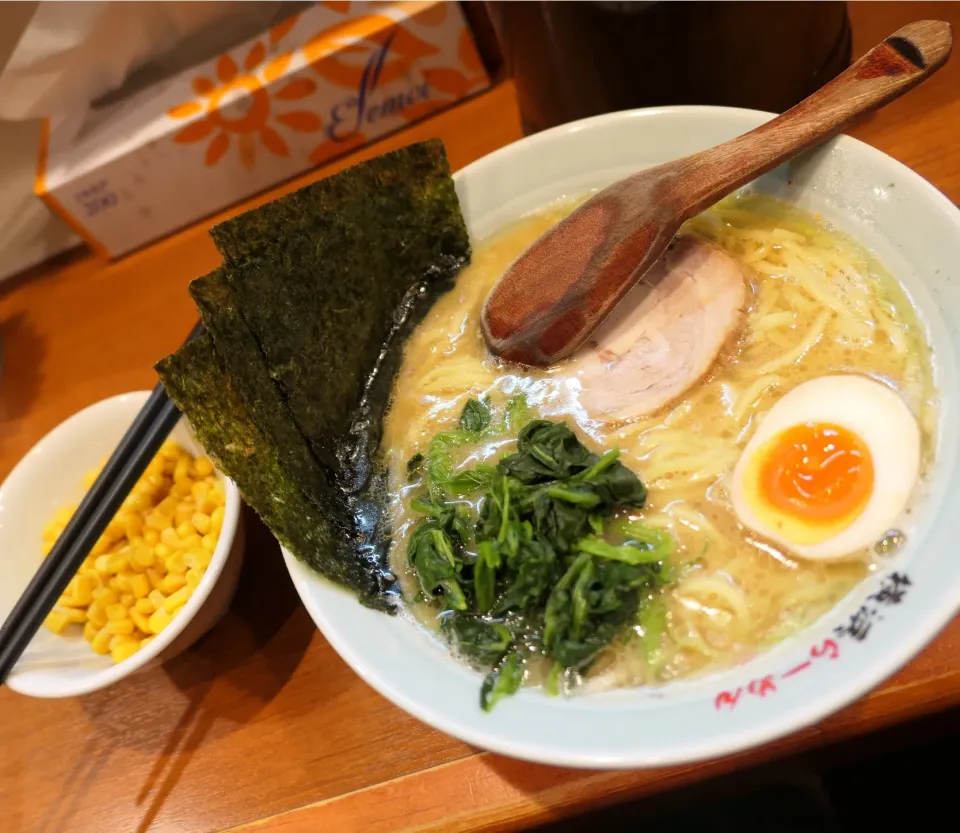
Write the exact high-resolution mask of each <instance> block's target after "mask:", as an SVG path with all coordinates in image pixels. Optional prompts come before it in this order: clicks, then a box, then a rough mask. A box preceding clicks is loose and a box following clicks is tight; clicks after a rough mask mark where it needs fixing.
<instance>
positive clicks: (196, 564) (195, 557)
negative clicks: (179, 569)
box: [183, 547, 210, 570]
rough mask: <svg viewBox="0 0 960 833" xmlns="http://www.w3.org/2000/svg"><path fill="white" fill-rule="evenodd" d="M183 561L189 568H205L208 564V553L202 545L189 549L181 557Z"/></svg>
mask: <svg viewBox="0 0 960 833" xmlns="http://www.w3.org/2000/svg"><path fill="white" fill-rule="evenodd" d="M183 563H184V564H186V565H187V568H188V569H191V570H206V569H207V567H209V566H210V553H209V552H208V551H207V550H205V549H203V547H201V548H200V549H198V550H191V551H190V552H188V553H187V554H186V555H185V556H184V557H183Z"/></svg>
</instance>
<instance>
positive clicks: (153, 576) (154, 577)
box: [146, 567, 163, 590]
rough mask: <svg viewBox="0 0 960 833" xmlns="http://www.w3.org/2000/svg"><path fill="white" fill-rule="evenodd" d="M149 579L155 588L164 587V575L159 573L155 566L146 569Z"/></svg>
mask: <svg viewBox="0 0 960 833" xmlns="http://www.w3.org/2000/svg"><path fill="white" fill-rule="evenodd" d="M146 575H147V580H148V581H149V582H150V586H151V587H152V588H153V589H154V590H161V589H162V582H163V577H162V576H161V575H160V573H158V572H157V571H156V570H155V569H154V568H153V567H148V568H147V570H146Z"/></svg>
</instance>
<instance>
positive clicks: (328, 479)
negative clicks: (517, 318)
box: [157, 141, 470, 612]
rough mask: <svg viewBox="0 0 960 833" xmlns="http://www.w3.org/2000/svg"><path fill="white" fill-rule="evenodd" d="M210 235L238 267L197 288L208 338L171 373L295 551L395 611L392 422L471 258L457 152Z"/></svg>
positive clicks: (214, 451)
mask: <svg viewBox="0 0 960 833" xmlns="http://www.w3.org/2000/svg"><path fill="white" fill-rule="evenodd" d="M211 234H212V235H213V237H214V239H215V241H216V242H217V245H218V247H219V248H220V250H221V252H222V253H223V254H224V256H225V258H226V261H227V262H226V264H225V265H224V267H221V268H220V269H217V270H215V271H214V272H212V273H211V274H209V275H207V276H204V277H203V278H199V279H197V280H196V281H194V283H193V284H192V285H191V294H192V295H193V297H194V300H195V301H196V303H197V305H198V307H199V308H200V311H201V315H202V318H203V320H204V324H205V325H206V326H207V327H208V328H209V332H207V333H204V334H203V335H202V336H201V337H200V338H198V339H195V340H194V342H192V343H190V344H188V345H185V346H184V347H182V348H181V349H180V350H179V351H178V352H177V353H176V354H174V355H173V356H170V357H168V358H167V359H165V360H163V361H162V362H160V363H159V364H158V365H157V371H158V373H159V374H160V376H161V379H162V380H163V382H164V385H165V386H166V387H167V390H168V392H169V393H170V395H171V397H172V398H173V399H174V401H175V402H176V403H177V405H178V407H179V408H180V410H181V411H182V412H183V413H184V415H185V416H186V417H187V418H188V419H189V420H190V422H191V423H192V425H193V426H194V429H195V430H196V431H197V434H198V438H199V439H200V442H201V443H202V444H203V445H204V446H205V447H206V448H207V450H208V452H209V453H210V454H211V456H212V457H214V459H216V460H217V462H218V464H219V466H220V468H221V470H222V471H223V472H224V473H225V474H227V475H228V476H229V477H231V478H232V479H233V480H234V481H235V482H236V483H237V485H238V487H239V488H240V490H241V492H242V493H243V495H244V497H245V499H246V500H247V502H248V503H249V504H250V505H251V506H252V507H253V508H254V509H255V510H256V511H257V512H258V513H259V514H260V516H261V517H262V518H263V520H264V521H265V522H266V524H267V525H268V526H269V527H270V528H271V530H272V531H273V532H274V534H275V535H276V536H277V538H278V539H279V540H280V541H281V543H282V544H284V546H286V547H287V548H288V549H289V550H290V551H291V552H292V553H293V554H294V555H296V556H297V557H298V558H300V559H301V560H303V561H305V562H306V563H307V564H309V565H310V566H311V567H312V568H313V569H315V570H316V571H317V572H319V573H321V574H322V575H325V576H326V577H328V578H330V579H331V580H333V581H334V582H336V583H339V584H341V585H343V586H345V587H347V588H349V589H351V590H353V591H354V592H355V593H356V594H357V595H358V597H359V598H360V600H361V602H363V603H364V604H366V605H368V606H371V607H376V608H379V609H382V610H386V611H388V612H393V611H394V609H395V608H394V605H395V601H396V595H395V589H396V588H395V582H394V577H393V576H392V575H391V574H390V572H389V570H388V568H387V566H386V564H387V561H386V553H387V549H388V547H389V529H388V528H387V526H386V522H385V520H384V511H383V510H384V508H385V507H384V500H385V490H384V485H385V479H386V473H385V471H384V470H383V469H382V467H381V466H379V465H378V463H377V459H378V456H377V449H378V445H379V441H380V436H381V432H382V419H383V415H384V412H385V410H386V407H387V405H388V404H389V396H390V391H391V388H392V384H393V379H394V377H395V375H396V372H397V369H398V368H399V365H400V362H401V360H402V350H403V342H404V340H405V339H406V337H407V336H408V335H409V333H410V332H411V331H412V329H413V327H414V326H415V325H416V324H417V323H418V322H419V321H420V320H421V319H422V317H423V316H424V315H425V314H426V312H427V311H428V310H429V308H430V306H432V304H433V302H434V301H435V300H436V298H437V297H439V296H440V295H441V294H442V293H443V292H445V291H447V290H448V289H449V288H450V286H451V285H452V283H451V281H452V278H453V277H454V276H455V275H456V273H457V271H458V270H459V268H460V267H461V266H462V265H464V264H465V263H466V262H468V261H469V256H470V248H469V238H468V235H467V231H466V227H465V224H464V222H463V218H462V216H461V214H460V210H459V203H458V201H457V197H456V193H455V191H454V188H453V181H452V179H451V178H450V172H449V165H448V163H447V160H446V156H445V154H444V150H443V145H442V143H440V142H439V141H430V142H423V143H419V144H416V145H411V146H409V147H407V148H403V149H401V150H399V151H396V152H394V153H391V154H387V155H385V156H382V157H378V158H377V159H374V160H371V161H370V162H365V163H362V164H361V165H358V166H355V167H354V168H351V169H348V170H347V171H344V172H343V173H341V174H338V175H336V176H334V177H331V178H329V179H327V180H322V181H320V182H318V183H315V184H314V185H311V186H308V187H307V188H304V189H301V190H300V191H298V192H296V193H294V194H291V195H289V196H287V197H284V198H281V199H280V200H277V201H275V202H272V203H268V204H267V205H264V206H262V207H261V208H259V209H255V210H254V211H251V212H247V213H246V214H243V215H241V216H239V217H237V218H236V219H235V220H231V221H228V222H227V223H223V224H221V225H219V226H217V227H215V228H214V229H213V230H212V232H211ZM311 452H312V454H311Z"/></svg>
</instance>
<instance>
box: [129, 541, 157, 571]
mask: <svg viewBox="0 0 960 833" xmlns="http://www.w3.org/2000/svg"><path fill="white" fill-rule="evenodd" d="M153 562H154V554H153V548H152V547H150V546H148V545H147V544H146V543H143V544H138V545H137V546H135V547H134V548H133V557H132V558H131V559H130V564H131V566H132V567H133V568H134V569H136V568H137V567H140V568H141V569H146V568H147V567H152V566H153Z"/></svg>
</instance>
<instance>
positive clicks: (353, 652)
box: [283, 105, 960, 769]
mask: <svg viewBox="0 0 960 833" xmlns="http://www.w3.org/2000/svg"><path fill="white" fill-rule="evenodd" d="M661 115H662V116H684V115H686V116H703V117H707V118H732V119H734V120H745V121H748V122H750V124H744V129H750V128H751V127H752V126H755V124H757V123H760V121H766V120H769V119H771V118H773V117H774V116H775V115H776V114H773V113H767V112H763V111H758V110H749V109H744V108H731V107H715V106H707V105H678V106H667V107H651V108H643V109H636V110H626V111H620V112H615V113H607V114H602V115H599V116H594V117H591V118H588V119H583V120H581V121H577V122H572V123H569V124H563V125H559V126H557V127H554V128H551V129H549V130H546V131H543V132H541V133H537V134H534V135H532V136H529V137H525V138H523V139H521V140H518V141H517V142H514V143H512V144H510V145H506V146H504V147H502V148H499V149H498V150H496V151H493V152H492V153H490V154H488V155H486V156H484V157H482V158H480V159H478V160H476V161H474V162H473V163H471V164H470V165H468V166H466V167H464V168H463V169H461V170H459V171H458V172H456V173H455V174H454V180H455V181H458V182H459V181H460V180H462V179H464V178H465V177H468V176H473V177H478V176H479V175H480V174H481V173H484V172H485V171H486V169H488V168H495V166H496V165H497V164H498V163H499V162H500V160H501V159H503V158H504V157H506V156H508V155H510V154H511V153H513V152H514V150H515V149H516V146H517V145H519V144H521V143H523V144H524V145H525V146H526V147H529V148H533V147H536V146H539V145H546V144H548V143H549V142H550V141H551V140H552V139H553V138H555V137H557V136H560V135H566V134H570V133H575V132H577V131H580V130H585V129H587V128H590V127H592V126H595V125H598V124H603V123H607V122H614V121H620V120H631V119H650V118H656V117H658V116H661ZM831 142H832V143H836V145H837V146H838V147H841V148H847V149H850V150H853V151H855V152H856V153H857V154H858V155H859V156H860V157H861V158H869V159H872V160H874V161H876V162H878V163H879V164H881V165H883V166H884V167H885V168H886V169H887V170H888V171H891V172H896V173H897V174H898V175H899V176H900V177H902V178H904V179H906V180H909V181H910V182H911V183H912V185H914V186H917V187H919V188H920V189H922V190H923V191H924V192H925V194H924V196H925V199H927V200H929V201H930V203H931V206H932V207H935V208H937V209H939V210H940V211H941V212H942V213H943V214H944V215H945V216H946V217H947V218H948V219H949V221H950V222H952V224H953V226H954V227H955V228H956V231H957V238H958V240H960V210H958V208H957V206H955V205H954V204H953V203H952V202H950V200H948V199H947V197H946V196H945V195H944V194H942V193H941V192H940V191H939V190H938V189H936V188H935V187H934V186H933V185H932V184H931V183H929V182H927V181H926V180H925V179H923V178H922V177H921V176H920V175H919V174H917V173H916V172H914V171H913V170H911V169H910V168H908V167H907V166H906V165H904V164H903V163H901V162H899V161H898V160H896V159H894V158H893V157H891V156H889V155H887V154H886V153H884V152H882V151H880V150H878V149H876V148H874V147H872V146H870V145H868V144H866V143H864V142H862V141H860V140H858V139H855V138H853V137H850V136H846V135H840V136H839V137H837V138H836V139H833V140H831ZM944 416H945V414H941V420H943V418H944ZM941 428H942V426H941ZM283 555H284V559H285V561H286V563H287V567H288V569H289V570H290V573H291V577H292V579H293V581H294V585H295V586H296V588H297V592H298V593H299V594H300V597H301V599H302V600H303V602H304V605H305V606H306V608H307V611H308V612H309V614H310V615H311V617H312V618H313V620H314V622H315V623H316V624H317V626H318V628H319V629H320V631H321V632H322V633H323V635H324V637H325V638H326V639H327V640H328V641H329V642H330V644H331V645H332V646H333V647H334V649H335V650H336V651H337V653H338V654H339V655H340V656H341V657H342V658H343V659H344V661H345V662H347V664H348V665H350V667H351V668H352V669H353V670H354V671H355V672H356V673H357V674H358V675H359V676H360V677H361V678H362V679H363V680H364V681H365V682H366V683H368V684H369V685H370V686H371V687H372V688H374V689H375V690H376V691H377V692H379V693H380V694H381V695H383V696H384V697H386V698H387V699H388V700H390V701H391V702H393V703H394V704H396V705H397V706H399V707H400V708H402V709H404V710H405V711H407V712H408V713H410V714H412V715H413V716H415V717H417V718H418V719H420V720H421V721H423V722H424V723H427V724H428V725H430V726H432V727H434V728H436V729H439V730H441V731H443V732H445V733H447V734H449V735H451V736H453V737H456V738H458V739H460V740H462V741H465V742H467V743H470V744H473V745H475V746H478V747H480V748H482V749H486V750H489V751H492V752H496V753H501V754H504V755H508V756H511V757H514V758H518V759H522V760H528V761H532V762H537V763H543V764H550V765H559V766H568V767H580V768H608V769H616V768H641V767H662V766H669V765H678V764H689V763H693V762H696V761H699V760H705V759H712V758H717V757H721V756H724V755H730V754H734V753H737V752H741V751H743V750H745V749H748V748H752V747H756V746H758V745H761V744H763V743H766V742H769V741H772V740H774V739H776V738H779V737H782V736H785V735H787V734H789V733H791V732H795V731H798V730H800V729H803V728H805V727H808V726H810V725H812V724H815V723H816V722H817V721H818V720H821V719H823V718H825V717H827V716H829V715H830V714H833V713H835V712H836V711H838V710H839V709H841V708H843V707H844V706H847V705H849V704H850V703H852V702H854V701H855V700H857V699H859V698H860V697H862V696H863V695H864V694H866V693H867V692H869V691H870V690H872V689H874V688H876V687H877V686H878V685H879V684H881V683H882V682H883V681H885V680H886V679H888V678H889V677H891V676H892V675H893V674H894V673H896V672H897V671H898V670H899V669H900V668H902V667H903V666H904V665H905V664H906V663H908V662H909V661H910V660H911V659H912V658H913V657H915V656H916V655H917V653H919V652H920V651H921V650H922V649H923V648H924V647H926V646H927V645H928V644H929V643H930V642H931V641H932V640H933V639H934V638H935V637H936V636H937V635H938V634H939V632H940V630H941V629H942V628H943V627H945V626H946V624H947V623H948V622H949V621H950V620H951V619H952V618H953V616H954V615H955V614H956V613H957V611H958V610H960V601H958V599H960V574H958V575H957V576H956V577H955V578H954V580H953V582H952V586H953V587H955V588H956V589H957V590H958V592H957V594H955V596H953V597H951V596H950V595H949V593H946V592H944V593H941V595H940V597H939V601H938V603H937V604H936V605H935V606H932V607H926V608H923V609H921V610H914V611H913V613H914V618H913V619H912V621H911V627H910V631H909V636H907V637H904V638H902V639H901V640H900V642H899V643H898V646H897V650H896V651H891V652H889V654H887V655H885V656H883V657H882V658H880V659H876V658H874V659H871V660H870V661H869V662H865V663H861V665H860V666H858V667H859V668H860V670H863V666H867V671H868V673H863V674H861V675H859V676H857V677H855V678H854V677H853V676H852V675H851V674H845V675H843V676H842V685H838V686H837V687H835V688H829V689H827V690H826V691H824V692H822V693H820V694H819V695H818V696H817V698H816V699H811V700H810V702H809V703H808V704H806V705H802V706H799V707H793V708H790V709H775V710H774V711H775V715H776V719H775V720H771V719H770V716H769V714H764V715H762V716H761V719H758V720H757V721H756V723H755V724H754V725H750V726H747V727H743V726H742V725H741V727H740V730H739V731H738V732H736V733H733V732H730V731H724V730H721V731H718V732H717V733H716V734H715V735H714V736H713V737H710V738H707V739H705V740H704V741H703V742H702V743H699V744H696V745H687V746H684V747H677V748H673V749H670V750H668V751H666V752H664V751H663V750H659V751H658V752H657V753H654V754H651V753H650V752H647V751H645V750H643V749H638V750H634V751H632V752H631V753H629V754H623V753H617V754H615V755H612V756H606V755H601V754H597V753H595V752H592V751H587V752H584V751H582V750H576V749H566V748H564V747H563V746H562V744H561V745H559V746H558V745H557V744H555V743H552V742H542V743H539V745H537V744H535V743H532V742H531V741H530V740H528V739H522V740H520V741H517V740H515V739H514V738H512V737H504V736H503V735H502V734H497V735H495V736H491V734H490V733H489V732H487V731H485V730H484V726H483V725H482V722H480V721H478V723H479V725H478V723H469V724H468V723H465V722H463V721H461V720H458V719H454V718H450V717H449V716H448V715H447V714H445V713H444V712H443V711H441V710H439V709H438V708H436V707H434V705H433V704H431V703H426V702H423V701H421V700H417V699H412V698H410V697H409V696H407V694H406V693H405V692H404V691H403V690H402V688H401V687H400V686H398V684H397V681H396V680H395V679H394V678H392V677H390V676H389V675H385V674H384V673H383V672H382V669H381V668H380V667H379V666H378V664H377V663H376V662H370V661H368V657H366V656H364V654H363V652H362V650H361V649H362V647H363V646H362V645H361V643H360V641H359V640H356V639H355V636H354V635H353V634H351V633H350V632H349V630H348V629H347V628H345V627H343V626H342V624H341V623H340V622H338V621H337V619H336V615H331V614H330V613H329V612H328V611H327V610H325V609H324V606H323V603H326V602H332V601H333V600H334V599H335V598H336V597H337V596H346V595H347V594H346V593H345V592H344V591H342V590H341V589H340V588H337V587H335V586H333V585H332V584H330V583H329V582H326V581H325V580H324V579H322V578H321V577H319V576H317V575H316V574H313V573H311V572H310V571H309V570H308V569H307V568H305V567H303V566H302V565H301V564H300V563H299V562H298V561H297V560H296V558H295V557H294V556H293V555H292V554H291V553H290V552H288V551H287V550H286V549H283ZM865 581H866V580H865ZM944 584H947V582H944ZM314 592H316V593H318V595H321V596H323V600H322V602H323V603H322V602H321V601H318V598H317V597H316V596H314V595H313V594H314ZM351 602H352V603H354V604H356V602H355V601H353V600H351ZM838 607H839V604H838ZM826 618H827V615H825V616H824V617H822V619H826ZM821 621H822V620H821ZM819 624H820V622H818V623H815V624H814V625H811V626H809V627H808V628H806V629H804V630H803V631H802V632H801V634H800V635H798V636H802V634H805V633H810V632H812V631H814V630H815V629H816V628H817V627H818V625H819ZM424 638H426V637H424ZM793 639H796V637H794V638H791V640H787V641H788V642H792V641H793ZM779 650H780V648H779V647H775V648H770V649H768V650H766V651H763V652H762V653H761V655H760V656H759V657H758V658H757V659H755V660H751V661H750V662H751V663H753V662H757V661H759V660H762V659H763V658H764V657H771V656H773V655H774V654H775V653H777V652H778V651H779ZM747 664H749V663H747ZM738 667H740V668H742V667H743V666H742V665H741V666H738ZM735 671H736V667H735V668H733V669H727V670H725V671H721V672H718V673H716V674H711V675H709V677H706V678H704V677H700V678H697V682H704V681H706V680H710V679H713V678H717V677H722V676H724V675H730V674H732V673H733V672H735ZM670 685H671V686H678V687H679V686H682V685H683V683H682V682H678V683H673V684H670ZM532 694H535V695H537V696H543V695H542V693H540V692H534V693H532ZM518 696H520V695H518ZM576 699H579V698H576ZM576 699H574V700H571V701H569V702H571V703H573V702H576ZM547 702H548V703H549V702H550V701H549V700H548V701H547ZM767 702H769V700H768V701H767ZM501 705H502V704H501ZM501 705H498V706H497V708H498V709H499V708H501ZM764 705H766V704H765V703H764ZM477 714H478V715H480V714H481V713H480V711H479V708H478V709H477ZM585 719H586V718H585Z"/></svg>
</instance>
